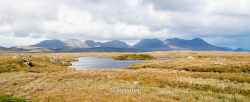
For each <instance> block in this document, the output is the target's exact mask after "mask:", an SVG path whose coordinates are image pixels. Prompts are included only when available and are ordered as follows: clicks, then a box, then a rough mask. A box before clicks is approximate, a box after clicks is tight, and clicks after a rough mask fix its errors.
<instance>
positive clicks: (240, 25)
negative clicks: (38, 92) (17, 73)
mask: <svg viewBox="0 0 250 102" xmlns="http://www.w3.org/2000/svg"><path fill="white" fill-rule="evenodd" d="M242 2H243V3H242ZM249 4H250V3H249V1H248V0H240V2H238V1H235V0H1V1H0V35H2V36H0V37H1V39H3V38H2V37H3V35H4V36H9V35H8V34H9V33H13V34H12V35H14V36H11V37H9V39H10V40H9V41H10V42H11V39H19V38H20V37H22V38H26V37H27V38H30V39H33V40H34V39H40V40H41V39H68V38H80V39H83V40H85V39H93V40H114V39H119V40H128V41H131V40H138V39H142V38H172V37H180V38H190V39H191V38H193V37H202V38H205V39H208V40H209V41H211V42H212V43H214V44H219V45H223V46H224V45H228V46H230V45H232V46H237V45H239V46H241V45H242V47H244V48H249V49H250V47H249V46H247V45H246V44H245V43H246V42H247V41H248V40H249V36H248V35H249V33H250V18H249V15H250V13H249V12H248V11H249V9H250V8H249V7H250V5H249ZM227 5H235V6H236V7H233V10H232V9H231V6H230V7H228V6H227ZM152 7H153V8H152ZM214 37H219V38H220V39H224V40H225V41H232V43H228V44H227V43H223V42H224V41H223V40H219V39H218V40H211V39H212V38H214ZM240 38H242V39H243V41H240V42H237V40H239V39H240ZM236 39H237V40H236ZM6 41H8V40H6ZM34 42H35V41H34ZM6 43H7V42H5V43H1V42H0V46H1V44H5V45H6ZM241 43H244V44H241ZM24 44H25V43H24ZM8 45H9V44H8ZM243 45H244V46H243Z"/></svg>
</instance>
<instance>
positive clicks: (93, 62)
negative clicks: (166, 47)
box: [71, 57, 178, 70]
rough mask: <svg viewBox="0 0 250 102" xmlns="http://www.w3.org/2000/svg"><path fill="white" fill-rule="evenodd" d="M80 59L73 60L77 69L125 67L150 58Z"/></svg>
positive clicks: (73, 64) (73, 65)
mask: <svg viewBox="0 0 250 102" xmlns="http://www.w3.org/2000/svg"><path fill="white" fill-rule="evenodd" d="M77 59H78V61H76V62H72V66H71V67H74V68H76V70H84V69H104V68H123V67H127V66H129V65H133V64H138V63H141V62H144V61H150V60H114V59H113V58H98V57H80V58H77ZM174 59H178V58H157V59H152V60H174Z"/></svg>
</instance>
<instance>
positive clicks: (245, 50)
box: [235, 48, 250, 52]
mask: <svg viewBox="0 0 250 102" xmlns="http://www.w3.org/2000/svg"><path fill="white" fill-rule="evenodd" d="M235 51H237V52H250V50H248V49H243V48H238V49H236V50H235Z"/></svg>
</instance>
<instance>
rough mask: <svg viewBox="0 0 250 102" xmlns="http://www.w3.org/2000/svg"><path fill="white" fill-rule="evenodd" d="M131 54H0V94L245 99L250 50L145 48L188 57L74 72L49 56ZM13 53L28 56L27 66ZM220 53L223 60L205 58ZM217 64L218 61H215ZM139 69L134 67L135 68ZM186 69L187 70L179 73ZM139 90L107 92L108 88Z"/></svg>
mask: <svg viewBox="0 0 250 102" xmlns="http://www.w3.org/2000/svg"><path fill="white" fill-rule="evenodd" d="M124 54H129V53H0V55H1V56H0V71H2V72H1V73H0V97H1V96H12V97H25V98H26V99H28V100H31V101H35V102H37V101H39V102H48V101H50V102H58V101H60V102H83V101H87V102H93V101H94V102H110V101H114V102H138V101H145V102H175V101H181V102H249V101H250V91H249V90H250V74H249V62H250V60H249V59H250V53H235V52H191V51H169V52H149V53H147V54H150V55H152V56H154V57H188V56H193V57H196V59H177V60H169V61H148V62H143V63H141V64H137V65H132V66H129V67H128V68H129V69H128V68H127V69H93V70H82V71H74V70H70V69H68V67H66V66H65V65H62V64H56V63H51V62H49V61H48V58H52V57H56V58H59V59H61V60H64V61H74V60H75V59H74V58H75V57H84V56H96V57H110V58H111V57H114V56H119V55H124ZM12 55H31V56H33V57H32V58H30V59H25V60H30V61H32V62H33V63H34V64H35V66H34V67H33V68H32V67H31V68H29V67H27V66H24V65H22V64H20V63H18V62H20V61H22V60H24V59H12V58H10V56H12ZM206 57H209V58H215V57H223V58H226V59H209V60H208V59H204V58H206ZM215 62H216V63H217V62H220V63H222V64H214V63H215ZM134 69H137V70H134ZM181 70H186V71H181ZM114 87H117V88H120V89H140V92H134V93H133V92H132V93H131V92H118V91H114V92H110V91H109V89H110V88H114Z"/></svg>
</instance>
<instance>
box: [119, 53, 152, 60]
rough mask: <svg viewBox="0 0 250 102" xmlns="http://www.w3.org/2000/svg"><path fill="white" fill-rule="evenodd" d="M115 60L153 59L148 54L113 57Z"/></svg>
mask: <svg viewBox="0 0 250 102" xmlns="http://www.w3.org/2000/svg"><path fill="white" fill-rule="evenodd" d="M114 59H115V60H149V59H155V57H154V56H151V55H149V54H126V55H121V56H116V57H114Z"/></svg>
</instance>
